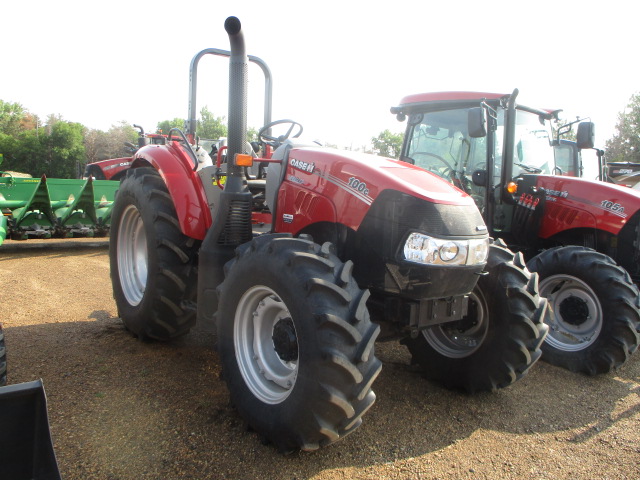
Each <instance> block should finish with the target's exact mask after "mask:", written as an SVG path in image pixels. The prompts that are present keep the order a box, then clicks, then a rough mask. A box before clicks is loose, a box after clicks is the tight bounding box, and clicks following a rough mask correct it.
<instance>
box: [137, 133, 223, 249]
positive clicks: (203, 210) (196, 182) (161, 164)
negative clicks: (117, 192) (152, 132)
mask: <svg viewBox="0 0 640 480" xmlns="http://www.w3.org/2000/svg"><path fill="white" fill-rule="evenodd" d="M149 165H151V166H152V167H153V168H155V169H156V170H157V171H158V172H159V173H160V176H161V177H162V179H163V180H164V183H165V185H166V186H167V189H168V190H169V195H170V196H171V199H172V200H173V205H174V207H175V209H176V213H177V218H178V222H179V223H180V230H181V231H182V233H184V234H185V235H186V236H188V237H191V238H195V239H197V240H204V236H205V233H206V231H207V229H208V228H209V227H210V226H211V212H210V210H209V208H208V206H207V200H206V196H205V193H204V189H203V187H202V184H201V182H200V179H199V177H198V175H197V173H196V172H194V171H193V163H192V160H191V159H190V157H189V156H188V154H187V153H186V152H185V151H184V150H183V148H182V147H181V146H180V145H179V143H178V142H169V144H167V145H147V146H145V147H143V148H141V149H140V150H138V151H137V152H136V154H135V155H134V157H133V161H132V163H131V168H138V167H143V166H149Z"/></svg>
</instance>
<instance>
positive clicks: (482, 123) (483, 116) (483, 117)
mask: <svg viewBox="0 0 640 480" xmlns="http://www.w3.org/2000/svg"><path fill="white" fill-rule="evenodd" d="M467 128H468V129H469V136H470V137H471V138H480V137H486V136H487V112H486V111H485V109H484V108H482V107H475V108H470V109H469V111H468V122H467Z"/></svg>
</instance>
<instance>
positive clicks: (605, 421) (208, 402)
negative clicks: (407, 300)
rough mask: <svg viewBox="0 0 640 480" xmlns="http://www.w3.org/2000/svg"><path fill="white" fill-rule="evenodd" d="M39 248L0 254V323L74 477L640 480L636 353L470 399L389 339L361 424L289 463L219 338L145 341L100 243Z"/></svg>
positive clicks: (534, 373)
mask: <svg viewBox="0 0 640 480" xmlns="http://www.w3.org/2000/svg"><path fill="white" fill-rule="evenodd" d="M43 242H49V243H48V244H47V245H46V248H44V249H41V248H39V246H38V245H37V242H36V241H32V240H29V241H27V242H21V243H19V244H18V245H17V246H16V243H17V242H6V243H5V244H4V245H3V246H2V247H0V286H1V289H0V292H1V293H0V295H1V297H0V298H1V302H0V305H1V307H2V314H1V317H0V319H1V321H2V324H3V326H4V329H5V334H6V343H7V352H8V353H7V357H8V378H9V384H14V383H21V382H26V381H31V380H35V379H38V378H42V379H43V381H44V384H45V388H46V393H47V398H48V402H49V420H50V424H51V432H52V435H53V440H54V444H55V450H56V454H57V458H58V463H59V466H60V470H61V473H62V476H63V478H64V479H66V480H87V479H100V480H105V479H106V480H116V479H118V480H119V479H122V480H124V479H132V480H133V479H136V480H138V479H163V480H166V479H169V480H171V479H187V478H188V479H256V478H261V479H262V478H264V479H288V480H293V479H297V480H301V479H323V480H324V479H327V480H328V479H376V480H377V479H595V478H598V479H638V478H640V357H636V358H632V359H631V361H630V362H629V363H628V364H627V365H625V367H623V368H622V369H621V370H619V371H617V372H615V373H613V374H609V375H605V376H600V377H595V378H592V377H586V376H583V375H577V374H572V373H570V372H567V371H564V370H560V369H558V368H555V367H552V366H550V365H547V364H545V363H538V364H537V365H536V366H535V367H534V368H533V369H532V370H531V373H530V374H529V375H528V376H527V377H526V378H524V379H523V380H521V381H520V382H518V383H516V384H515V385H512V386H511V387H509V388H507V389H504V390H502V391H499V392H497V393H494V394H481V395H475V396H468V395H463V394H460V393H456V392H450V391H447V390H444V389H443V388H441V387H439V386H438V385H435V384H433V383H429V382H427V381H426V380H424V379H423V378H421V377H420V375H419V374H418V373H416V372H415V371H414V370H413V369H412V368H411V367H410V366H409V362H408V360H409V357H408V354H407V352H406V350H405V349H404V347H402V346H400V345H399V344H397V343H395V342H391V343H384V344H379V345H378V346H377V355H378V356H379V358H380V359H381V360H382V361H383V363H384V367H383V371H382V373H381V375H380V377H379V378H378V380H377V381H376V383H375V384H374V390H375V392H376V394H377V398H378V400H377V401H376V404H375V405H374V406H373V408H372V409H371V410H370V411H369V412H368V413H367V414H366V415H365V417H364V423H363V425H362V427H361V428H360V429H358V430H357V431H356V432H354V433H353V434H352V435H350V436H348V437H347V438H345V439H344V440H341V441H339V442H338V443H336V444H334V445H332V446H330V447H327V448H325V449H321V450H319V451H316V452H312V453H304V452H303V453H299V454H294V455H290V456H282V455H281V454H280V453H278V452H277V451H276V450H275V449H274V448H273V447H271V446H268V445H263V444H261V442H260V440H259V438H258V437H257V436H256V434H255V433H253V432H251V431H247V429H246V427H245V425H244V424H243V422H242V420H241V419H240V418H239V417H238V416H237V414H236V412H234V410H233V408H232V407H231V406H230V405H229V396H228V392H227V389H226V386H225V384H224V382H223V381H222V380H221V379H220V365H219V361H218V357H217V355H216V353H215V351H214V350H213V347H212V346H213V344H214V340H215V339H214V336H213V335H212V334H207V333H203V332H199V331H194V332H192V333H191V334H189V335H188V336H186V337H184V338H182V339H180V340H178V341H176V342H173V343H169V344H162V343H143V342H140V341H138V340H137V339H136V338H134V337H132V336H131V335H130V334H129V333H128V332H127V331H126V330H125V329H124V327H123V326H122V324H121V322H120V319H119V318H117V312H116V308H115V304H114V301H113V298H112V296H111V285H110V280H109V263H108V253H107V249H106V248H105V247H106V245H107V243H106V240H102V241H93V240H87V241H85V242H84V244H77V243H75V242H74V243H73V244H71V242H68V243H64V242H63V243H61V242H56V241H53V240H48V241H43ZM60 247H67V248H60ZM69 247H71V248H69Z"/></svg>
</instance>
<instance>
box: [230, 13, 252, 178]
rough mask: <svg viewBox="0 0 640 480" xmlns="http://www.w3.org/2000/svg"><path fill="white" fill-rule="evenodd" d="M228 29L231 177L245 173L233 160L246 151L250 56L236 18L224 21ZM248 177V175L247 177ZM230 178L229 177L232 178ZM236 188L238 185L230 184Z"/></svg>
mask: <svg viewBox="0 0 640 480" xmlns="http://www.w3.org/2000/svg"><path fill="white" fill-rule="evenodd" d="M224 29H225V30H226V31H227V34H228V35H229V43H230V47H231V48H230V51H231V57H230V58H229V125H228V132H227V158H228V159H229V160H228V161H229V162H230V163H229V165H228V166H227V176H228V177H240V176H242V177H243V175H244V169H243V168H240V167H237V166H235V164H234V163H235V162H233V159H234V158H235V155H236V154H238V153H243V150H244V144H245V142H246V135H247V75H248V70H249V59H248V58H247V53H246V50H245V45H244V36H243V35H242V26H241V24H240V20H238V19H237V18H236V17H229V18H227V20H226V21H225V22H224ZM243 179H244V178H243ZM229 180H230V178H227V181H229ZM229 187H230V188H231V189H232V190H235V189H236V188H237V187H235V188H234V186H232V185H229Z"/></svg>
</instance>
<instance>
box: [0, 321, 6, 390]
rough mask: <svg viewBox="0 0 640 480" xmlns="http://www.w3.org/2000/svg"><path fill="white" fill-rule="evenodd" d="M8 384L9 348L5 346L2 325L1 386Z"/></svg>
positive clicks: (0, 347)
mask: <svg viewBox="0 0 640 480" xmlns="http://www.w3.org/2000/svg"><path fill="white" fill-rule="evenodd" d="M6 384H7V349H6V348H5V346H4V332H3V331H2V325H0V387H4V386H5V385H6Z"/></svg>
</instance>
